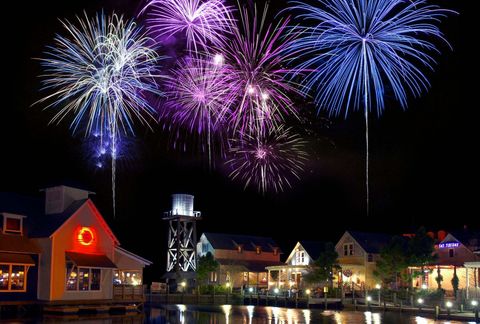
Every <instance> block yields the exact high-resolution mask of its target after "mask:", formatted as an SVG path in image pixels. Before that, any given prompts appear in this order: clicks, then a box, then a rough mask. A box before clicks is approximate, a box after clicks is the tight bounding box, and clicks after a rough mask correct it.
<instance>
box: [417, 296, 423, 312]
mask: <svg viewBox="0 0 480 324" xmlns="http://www.w3.org/2000/svg"><path fill="white" fill-rule="evenodd" d="M417 304H418V309H419V310H420V311H422V304H423V298H418V299H417Z"/></svg>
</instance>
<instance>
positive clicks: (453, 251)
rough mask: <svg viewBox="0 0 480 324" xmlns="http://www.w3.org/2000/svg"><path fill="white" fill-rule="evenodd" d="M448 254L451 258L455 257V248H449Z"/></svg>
mask: <svg viewBox="0 0 480 324" xmlns="http://www.w3.org/2000/svg"><path fill="white" fill-rule="evenodd" d="M448 256H449V257H450V258H453V257H454V256H455V250H454V249H448Z"/></svg>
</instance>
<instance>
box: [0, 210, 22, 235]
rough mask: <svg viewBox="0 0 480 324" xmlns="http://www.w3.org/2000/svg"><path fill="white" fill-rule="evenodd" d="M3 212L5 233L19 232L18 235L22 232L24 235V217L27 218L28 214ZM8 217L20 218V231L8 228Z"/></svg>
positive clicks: (3, 229)
mask: <svg viewBox="0 0 480 324" xmlns="http://www.w3.org/2000/svg"><path fill="white" fill-rule="evenodd" d="M1 214H2V215H3V226H2V232H3V234H17V235H18V234H20V235H23V219H24V218H26V217H27V216H23V215H18V214H11V213H1ZM8 218H12V219H18V220H20V230H19V231H11V230H7V219H8Z"/></svg>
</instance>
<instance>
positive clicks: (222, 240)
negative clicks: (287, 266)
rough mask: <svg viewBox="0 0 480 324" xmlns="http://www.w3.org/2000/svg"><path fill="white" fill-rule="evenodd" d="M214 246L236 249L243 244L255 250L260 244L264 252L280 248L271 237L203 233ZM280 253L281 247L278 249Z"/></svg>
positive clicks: (250, 249)
mask: <svg viewBox="0 0 480 324" xmlns="http://www.w3.org/2000/svg"><path fill="white" fill-rule="evenodd" d="M203 234H204V235H205V236H206V237H207V239H208V241H209V242H210V244H211V245H212V247H213V248H214V249H219V250H236V249H237V246H238V245H242V248H243V249H244V250H245V251H255V248H256V247H257V246H260V247H261V249H262V251H264V252H273V248H278V244H277V243H275V241H274V240H273V239H272V238H271V237H262V236H251V235H237V234H224V233H203ZM278 252H279V253H280V249H278Z"/></svg>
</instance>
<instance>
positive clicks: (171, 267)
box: [163, 194, 201, 278]
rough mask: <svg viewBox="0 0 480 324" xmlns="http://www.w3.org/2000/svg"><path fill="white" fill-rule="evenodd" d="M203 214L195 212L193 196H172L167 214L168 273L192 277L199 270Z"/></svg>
mask: <svg viewBox="0 0 480 324" xmlns="http://www.w3.org/2000/svg"><path fill="white" fill-rule="evenodd" d="M200 216H201V213H200V212H198V211H194V210H193V196H192V195H187V194H174V195H172V209H171V210H170V211H168V212H166V213H165V215H164V218H163V219H164V220H166V221H168V252H167V253H168V254H167V273H174V274H176V277H177V278H178V277H185V278H187V277H190V276H191V275H189V274H193V272H194V271H195V270H196V269H197V252H196V246H197V225H196V221H197V220H199V219H201V217H200Z"/></svg>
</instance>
